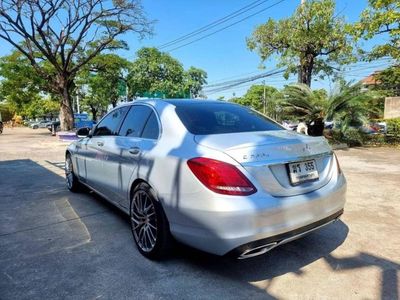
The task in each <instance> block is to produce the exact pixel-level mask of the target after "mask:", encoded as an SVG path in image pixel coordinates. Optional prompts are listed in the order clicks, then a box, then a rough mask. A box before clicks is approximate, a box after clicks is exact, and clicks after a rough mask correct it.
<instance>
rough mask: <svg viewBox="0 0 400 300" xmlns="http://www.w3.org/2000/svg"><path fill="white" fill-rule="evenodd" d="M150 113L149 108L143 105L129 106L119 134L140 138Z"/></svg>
mask: <svg viewBox="0 0 400 300" xmlns="http://www.w3.org/2000/svg"><path fill="white" fill-rule="evenodd" d="M152 112H153V111H152V109H151V108H149V107H147V106H144V105H133V106H131V109H130V110H129V112H128V114H127V115H126V118H125V120H124V123H122V126H121V130H120V131H119V134H120V135H121V136H131V137H140V136H141V135H142V132H143V129H144V127H145V125H146V122H147V120H148V119H149V117H150V115H151V113H152Z"/></svg>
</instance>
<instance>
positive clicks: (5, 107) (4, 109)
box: [0, 102, 15, 122]
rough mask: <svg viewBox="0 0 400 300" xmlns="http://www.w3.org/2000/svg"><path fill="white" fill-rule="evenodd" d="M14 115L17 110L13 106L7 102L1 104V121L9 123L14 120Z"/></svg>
mask: <svg viewBox="0 0 400 300" xmlns="http://www.w3.org/2000/svg"><path fill="white" fill-rule="evenodd" d="M14 114H15V108H14V107H13V106H12V105H10V104H9V103H6V102H3V103H0V115H1V119H0V121H2V122H8V121H10V120H11V119H12V118H13V116H14Z"/></svg>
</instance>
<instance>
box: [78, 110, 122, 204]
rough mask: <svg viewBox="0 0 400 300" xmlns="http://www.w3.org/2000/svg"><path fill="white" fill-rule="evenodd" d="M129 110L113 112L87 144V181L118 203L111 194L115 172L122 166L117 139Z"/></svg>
mask: <svg viewBox="0 0 400 300" xmlns="http://www.w3.org/2000/svg"><path fill="white" fill-rule="evenodd" d="M128 110H129V106H123V107H120V108H117V109H114V110H112V111H111V112H110V113H109V114H107V115H106V116H105V117H104V118H103V119H102V120H101V121H100V122H99V123H98V125H97V126H96V127H95V129H94V131H93V135H92V137H91V138H90V139H89V140H88V141H87V143H86V148H87V154H86V157H85V160H86V181H87V183H88V184H89V185H90V186H91V187H92V188H93V189H95V190H96V191H98V192H100V193H101V194H103V195H104V196H106V197H107V198H108V199H109V200H110V201H114V202H116V203H118V200H117V199H115V198H114V197H113V195H112V193H111V192H110V191H112V190H113V189H115V186H113V185H114V184H115V180H114V179H113V176H115V172H113V170H114V169H115V168H116V166H118V165H119V164H120V161H119V155H118V153H119V151H118V146H117V143H116V138H117V137H118V130H119V127H120V125H121V122H122V120H123V118H124V117H125V114H126V113H127V111H128Z"/></svg>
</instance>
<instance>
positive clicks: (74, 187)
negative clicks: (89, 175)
mask: <svg viewBox="0 0 400 300" xmlns="http://www.w3.org/2000/svg"><path fill="white" fill-rule="evenodd" d="M65 179H66V181H67V187H68V189H69V190H70V191H71V192H78V191H80V190H81V187H82V186H81V183H80V182H79V180H78V178H77V177H76V176H75V174H74V167H73V164H72V159H71V155H70V154H67V156H66V157H65Z"/></svg>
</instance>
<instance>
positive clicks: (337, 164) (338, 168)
mask: <svg viewBox="0 0 400 300" xmlns="http://www.w3.org/2000/svg"><path fill="white" fill-rule="evenodd" d="M333 155H334V156H335V160H336V167H337V170H338V173H339V174H342V168H341V167H340V164H339V160H338V158H337V156H336V154H335V153H333Z"/></svg>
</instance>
